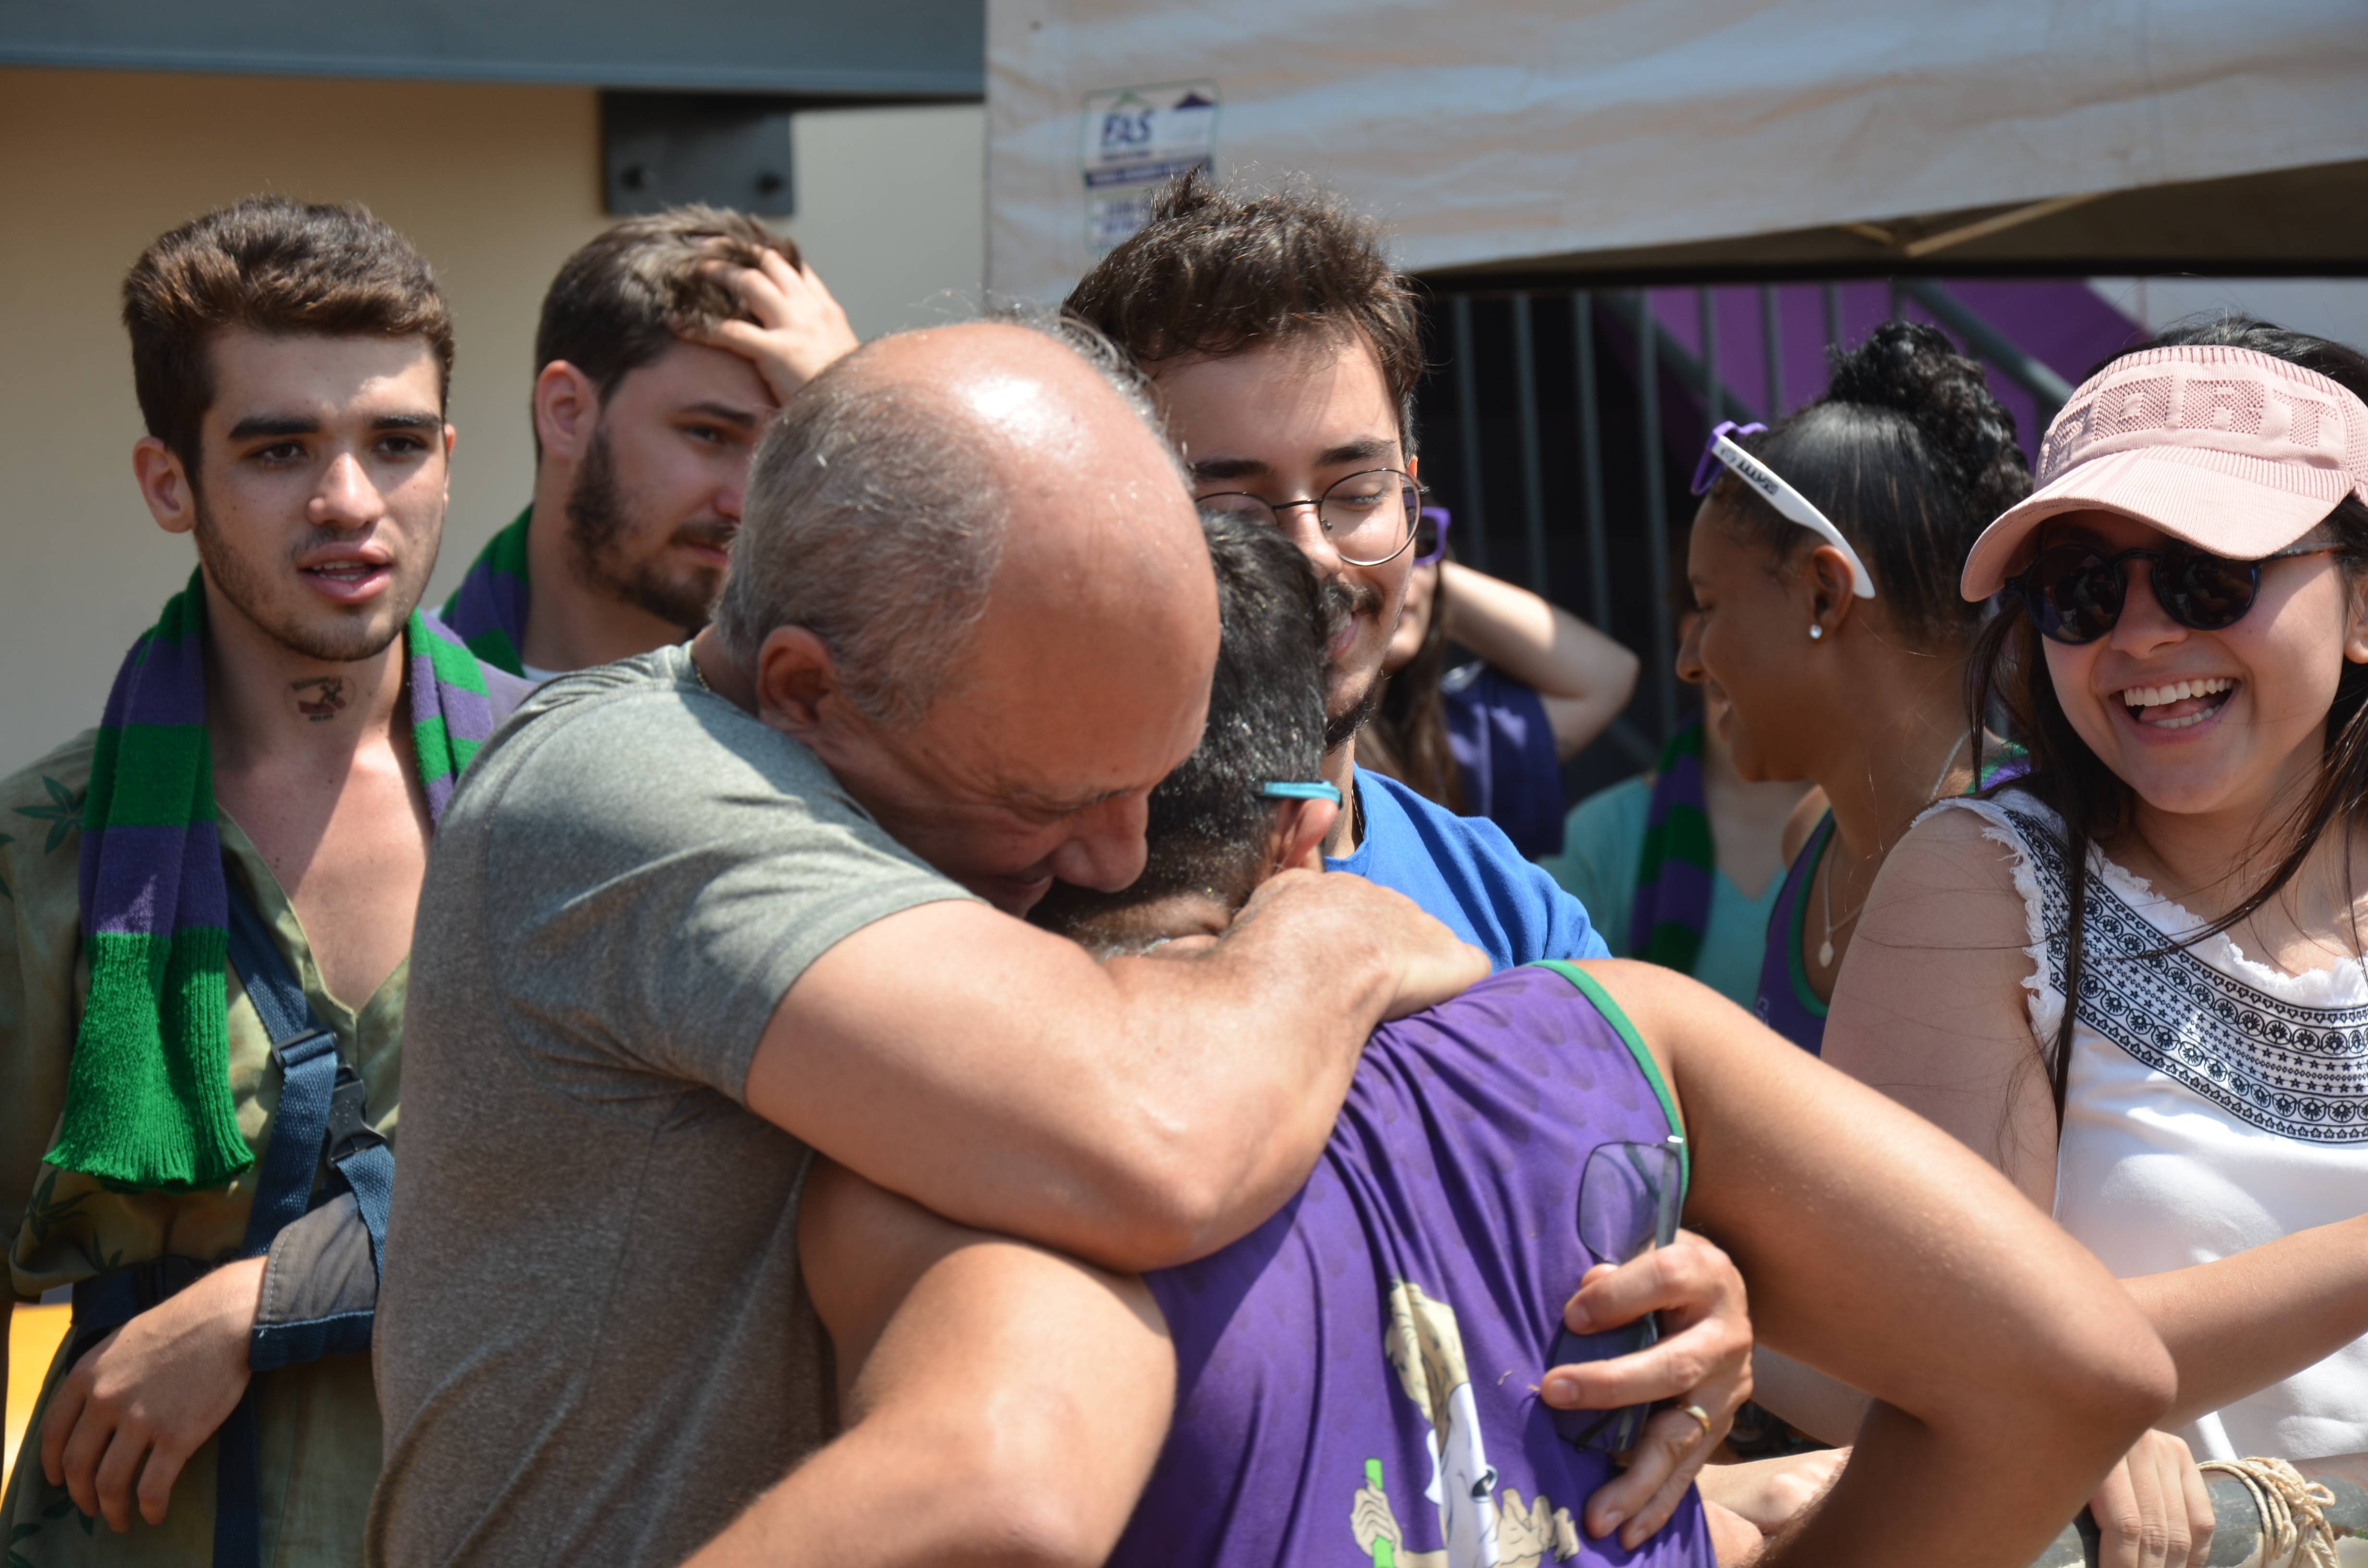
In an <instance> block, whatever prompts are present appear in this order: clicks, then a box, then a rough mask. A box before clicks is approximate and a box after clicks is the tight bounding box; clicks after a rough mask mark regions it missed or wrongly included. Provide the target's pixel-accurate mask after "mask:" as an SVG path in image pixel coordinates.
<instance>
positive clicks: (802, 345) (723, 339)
mask: <svg viewBox="0 0 2368 1568" xmlns="http://www.w3.org/2000/svg"><path fill="white" fill-rule="evenodd" d="M711 266H712V270H713V272H714V273H715V274H716V276H718V277H720V278H723V280H724V282H725V283H726V284H728V285H729V286H730V288H731V290H732V292H733V293H734V295H736V296H738V298H739V300H740V302H741V304H742V305H743V306H744V307H745V308H746V310H747V312H748V313H749V314H750V315H752V316H754V317H755V318H756V320H754V321H741V320H737V319H728V320H724V321H719V322H717V323H715V324H713V325H712V326H708V327H701V326H698V325H691V326H689V327H686V328H684V329H682V332H681V335H682V336H683V337H684V338H685V339H687V340H688V341H689V342H692V343H700V344H705V345H706V346H707V347H711V348H723V349H728V350H729V351H731V352H732V353H734V354H737V355H739V356H740V357H741V358H744V359H746V360H747V361H748V362H749V363H750V364H752V365H754V366H756V367H757V373H758V374H760V375H762V376H763V377H764V378H765V384H766V385H767V386H768V387H769V388H771V389H772V392H773V401H774V402H775V403H787V402H789V401H790V399H791V396H792V395H794V394H795V393H796V392H797V390H798V389H799V388H800V387H802V386H803V385H805V384H806V383H807V382H808V381H812V380H814V378H815V377H816V376H819V375H821V374H822V373H823V371H824V370H825V369H829V368H830V366H831V365H832V364H833V363H835V362H836V361H837V360H838V359H840V358H843V357H844V356H846V355H848V354H849V353H852V352H853V351H854V349H855V347H856V337H855V329H854V328H853V327H851V326H849V325H848V322H847V312H846V311H845V309H843V308H842V307H841V306H840V304H839V302H838V301H837V300H835V299H833V298H832V297H831V292H830V290H828V289H826V288H825V287H824V286H823V280H822V278H820V277H819V276H817V275H816V274H815V272H814V267H812V266H811V265H810V264H808V263H807V262H806V261H805V260H803V258H801V259H799V260H798V261H797V262H795V263H792V262H791V260H790V258H789V257H787V256H783V255H782V254H781V253H780V252H779V251H776V250H766V251H761V252H759V253H758V254H757V265H756V266H754V267H745V266H735V265H734V264H733V263H731V262H729V261H722V260H719V261H716V262H713V263H712V264H711Z"/></svg>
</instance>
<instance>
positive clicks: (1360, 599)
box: [1323, 577, 1388, 753]
mask: <svg viewBox="0 0 2368 1568" xmlns="http://www.w3.org/2000/svg"><path fill="white" fill-rule="evenodd" d="M1382 602H1383V601H1382V595H1381V591H1380V590H1379V589H1377V588H1374V587H1372V586H1370V585H1366V584H1362V583H1358V584H1349V583H1346V582H1343V581H1342V580H1341V579H1339V578H1338V577H1332V578H1328V579H1326V582H1325V584H1324V603H1323V611H1324V641H1325V643H1326V646H1329V645H1330V643H1331V641H1332V639H1333V638H1335V637H1337V636H1338V635H1339V632H1340V628H1341V627H1343V626H1344V625H1346V624H1348V623H1349V620H1350V619H1353V618H1354V617H1355V616H1356V615H1357V614H1358V613H1359V612H1360V611H1364V612H1367V613H1370V614H1372V615H1373V616H1375V617H1379V615H1380V614H1381V609H1382ZM1387 652H1388V650H1387V648H1386V646H1385V647H1384V648H1383V653H1384V655H1386V653H1387ZM1337 670H1338V665H1334V666H1332V668H1331V669H1327V670H1326V672H1325V673H1326V676H1327V678H1328V677H1329V676H1331V675H1332V674H1333V673H1334V672H1335V671H1337ZM1381 702H1382V671H1381V665H1379V664H1378V663H1376V664H1375V665H1374V666H1373V668H1372V669H1371V670H1369V671H1367V672H1366V674H1365V685H1364V689H1363V690H1361V691H1360V692H1358V693H1357V695H1356V696H1355V698H1354V699H1351V700H1350V701H1349V705H1348V706H1347V707H1346V708H1344V709H1343V710H1341V711H1340V712H1338V713H1337V714H1334V713H1326V715H1325V720H1324V749H1325V751H1326V752H1327V753H1329V752H1336V751H1338V750H1339V749H1340V748H1341V747H1342V746H1344V745H1347V744H1349V742H1350V741H1352V740H1354V739H1356V737H1357V732H1358V731H1360V730H1361V729H1363V728H1364V727H1365V723H1366V722H1367V721H1368V720H1370V719H1372V716H1373V710H1375V709H1377V708H1379V707H1380V706H1381Z"/></svg>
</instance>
